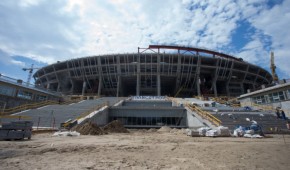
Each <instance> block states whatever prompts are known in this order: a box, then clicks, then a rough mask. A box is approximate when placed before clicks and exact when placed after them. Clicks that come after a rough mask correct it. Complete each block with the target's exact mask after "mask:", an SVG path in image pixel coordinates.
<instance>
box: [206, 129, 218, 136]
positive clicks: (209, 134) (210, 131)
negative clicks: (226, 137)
mask: <svg viewBox="0 0 290 170" xmlns="http://www.w3.org/2000/svg"><path fill="white" fill-rule="evenodd" d="M205 136H208V137H216V136H218V133H217V130H208V131H206V133H205Z"/></svg>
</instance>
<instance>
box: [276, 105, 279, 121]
mask: <svg viewBox="0 0 290 170" xmlns="http://www.w3.org/2000/svg"><path fill="white" fill-rule="evenodd" d="M276 116H277V119H280V112H279V108H276Z"/></svg>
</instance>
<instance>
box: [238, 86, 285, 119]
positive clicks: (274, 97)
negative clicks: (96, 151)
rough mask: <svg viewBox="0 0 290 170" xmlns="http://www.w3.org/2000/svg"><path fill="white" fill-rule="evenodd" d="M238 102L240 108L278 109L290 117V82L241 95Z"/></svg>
mask: <svg viewBox="0 0 290 170" xmlns="http://www.w3.org/2000/svg"><path fill="white" fill-rule="evenodd" d="M238 100H239V101H240V102H241V106H255V105H262V106H269V107H271V108H272V109H275V108H277V107H280V108H282V109H283V110H284V112H285V114H286V116H287V117H290V82H288V81H284V83H283V84H278V85H275V86H272V87H268V88H262V89H260V90H257V91H254V92H249V93H246V94H243V95H241V96H240V97H238Z"/></svg>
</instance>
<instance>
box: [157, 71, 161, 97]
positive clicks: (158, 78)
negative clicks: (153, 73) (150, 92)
mask: <svg viewBox="0 0 290 170" xmlns="http://www.w3.org/2000/svg"><path fill="white" fill-rule="evenodd" d="M157 96H161V82H160V74H158V75H157Z"/></svg>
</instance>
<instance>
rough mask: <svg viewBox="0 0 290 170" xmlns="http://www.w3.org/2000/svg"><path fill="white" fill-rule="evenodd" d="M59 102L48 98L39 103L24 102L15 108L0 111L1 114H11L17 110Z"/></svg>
mask: <svg viewBox="0 0 290 170" xmlns="http://www.w3.org/2000/svg"><path fill="white" fill-rule="evenodd" d="M57 103H58V102H56V101H51V100H48V101H44V102H39V103H30V104H23V105H20V106H16V107H13V108H9V109H4V110H2V111H1V112H0V115H9V114H12V113H16V112H20V111H24V110H28V109H35V108H39V107H42V106H46V105H51V104H57Z"/></svg>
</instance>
